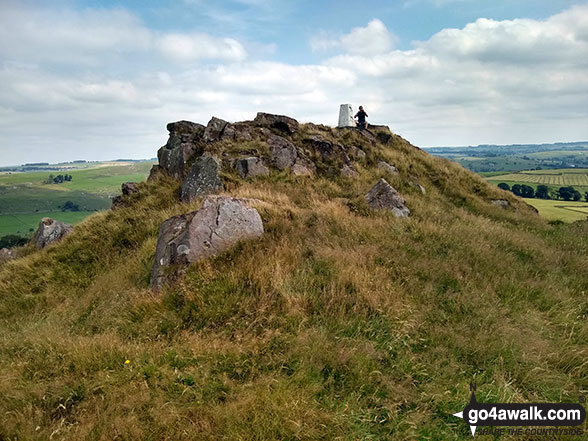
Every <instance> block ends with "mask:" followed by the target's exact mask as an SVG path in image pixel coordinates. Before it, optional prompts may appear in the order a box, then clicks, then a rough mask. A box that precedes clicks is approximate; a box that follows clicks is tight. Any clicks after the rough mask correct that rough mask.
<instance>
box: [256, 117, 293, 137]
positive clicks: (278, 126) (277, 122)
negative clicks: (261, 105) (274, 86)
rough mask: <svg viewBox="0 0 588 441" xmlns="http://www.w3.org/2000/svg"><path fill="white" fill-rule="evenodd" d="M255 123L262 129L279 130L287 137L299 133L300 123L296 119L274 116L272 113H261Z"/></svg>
mask: <svg viewBox="0 0 588 441" xmlns="http://www.w3.org/2000/svg"><path fill="white" fill-rule="evenodd" d="M253 122H254V123H255V124H256V125H257V126H260V127H267V128H269V129H274V130H278V131H280V132H283V133H285V134H287V135H292V134H294V133H296V132H297V131H298V126H299V124H298V121H296V120H295V119H294V118H290V117H289V116H284V115H272V114H271V113H263V112H259V113H258V114H257V116H256V117H255V119H254V120H253Z"/></svg>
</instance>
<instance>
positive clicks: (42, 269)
mask: <svg viewBox="0 0 588 441" xmlns="http://www.w3.org/2000/svg"><path fill="white" fill-rule="evenodd" d="M302 131H306V132H308V133H311V132H312V131H315V132H320V134H321V136H323V137H327V138H328V139H331V140H333V141H335V142H345V144H346V145H356V146H358V147H361V148H362V149H364V151H365V152H366V153H367V155H368V156H367V158H366V160H365V161H364V162H363V163H361V162H360V163H356V167H357V169H358V170H359V171H360V177H359V178H356V179H348V178H343V177H333V178H326V177H317V178H309V177H295V176H292V175H289V174H287V173H278V172H272V174H271V175H270V176H267V177H260V178H257V179H255V180H252V181H249V182H247V181H243V180H240V179H238V178H237V177H236V176H234V175H230V177H231V180H230V181H229V182H230V184H229V185H228V186H227V192H228V194H231V195H233V196H237V197H246V198H253V199H256V200H258V202H254V204H256V206H257V208H258V210H259V212H260V214H261V216H262V218H263V221H264V225H265V229H266V234H265V235H264V236H263V237H262V238H260V239H259V240H255V241H248V242H243V243H241V244H239V245H238V246H237V247H235V248H234V249H232V250H230V251H228V252H226V253H223V254H221V255H219V256H217V257H215V258H212V259H209V260H206V261H201V262H199V263H197V264H195V265H192V266H191V267H190V268H189V269H188V271H187V272H186V274H185V275H184V276H183V277H182V278H181V279H179V280H178V281H177V282H176V283H175V284H172V285H169V286H167V287H166V288H165V289H164V290H163V292H162V293H161V294H159V295H156V294H154V293H153V292H151V291H150V290H149V288H148V286H149V277H150V271H151V264H152V260H153V255H154V249H155V242H156V237H157V232H158V228H159V225H160V224H161V222H162V221H163V220H165V219H167V218H169V217H170V216H173V215H176V214H180V213H184V212H187V211H190V210H194V209H196V208H198V206H199V203H200V202H199V201H196V202H194V203H193V204H180V203H178V202H177V197H176V196H177V192H178V184H177V183H176V182H174V181H171V180H167V179H165V178H161V179H160V180H159V181H157V182H151V183H147V184H142V192H141V194H139V195H138V196H133V200H132V203H131V204H130V206H128V207H126V208H122V209H120V210H116V211H112V212H107V213H101V214H98V215H96V216H93V217H91V218H89V219H87V220H86V221H84V222H83V223H82V224H81V225H79V226H77V227H76V228H75V230H74V232H73V233H72V234H71V235H70V236H68V237H67V238H66V239H65V240H64V241H63V242H62V243H60V244H58V245H55V246H51V247H49V248H48V249H46V250H44V251H41V252H30V254H28V255H26V256H24V257H23V258H21V259H18V260H16V261H12V262H9V263H7V264H5V265H3V266H2V267H0V329H1V331H2V332H1V333H0V414H1V415H2V424H0V438H5V439H39V440H41V439H49V438H52V439H89V440H105V439H109V440H111V439H129V440H130V439H157V440H165V439H168V440H184V439H185V440H192V439H198V440H207V439H209V440H218V439H227V440H260V439H276V440H278V439H279V440H285V439H289V440H304V439H306V440H315V439H341V440H356V439H365V440H370V439H371V440H380V439H398V440H404V439H451V440H453V439H469V437H470V436H471V435H470V434H469V430H468V428H467V427H466V426H465V425H464V424H463V423H462V422H461V421H460V420H457V419H455V418H454V417H452V416H451V415H450V414H451V413H454V412H456V411H458V410H461V409H462V408H463V407H464V405H465V404H466V403H467V401H468V399H469V391H468V385H469V382H470V381H474V382H476V383H478V399H479V400H484V401H522V402H525V401H569V402H573V401H575V400H576V399H577V396H578V394H581V393H586V390H585V387H586V378H587V374H588V364H587V363H586V362H585V360H586V356H587V355H588V345H587V343H586V342H587V341H588V325H587V324H586V323H587V322H586V317H587V311H588V300H587V297H586V292H587V290H588V282H587V281H588V265H586V255H587V251H588V239H587V237H588V235H587V233H588V225H587V223H586V222H584V223H575V224H570V225H550V224H548V223H546V222H545V221H544V220H542V219H540V218H539V217H538V216H536V215H535V214H534V213H533V212H532V210H531V209H529V208H528V206H526V204H524V203H523V202H522V201H520V200H519V199H517V198H515V197H513V196H512V195H510V194H508V193H505V192H502V191H501V190H499V189H497V188H494V187H492V186H491V185H489V184H487V183H485V182H484V181H483V180H482V179H480V178H478V177H476V176H475V175H473V174H472V173H469V172H466V171H465V170H463V169H462V168H460V167H459V166H456V165H455V164H452V163H450V162H448V161H444V160H441V159H437V158H433V157H431V156H429V155H427V154H425V153H424V152H422V151H420V150H418V149H416V148H414V147H412V146H411V145H410V144H408V143H407V142H406V141H404V140H402V139H401V138H399V137H394V138H393V141H392V144H391V145H387V146H384V145H381V144H377V145H372V144H371V143H369V142H368V141H367V140H366V139H365V138H363V137H361V135H358V134H357V133H355V132H353V131H346V132H342V133H341V132H337V131H334V130H331V129H328V128H324V127H323V128H317V127H312V126H306V127H305V126H303V128H302ZM308 133H307V134H308ZM233 148H234V149H235V151H238V147H237V146H234V147H233ZM377 160H386V161H388V162H390V163H393V164H394V165H395V166H396V167H397V168H398V169H399V171H400V174H399V175H398V176H385V175H383V174H382V172H381V171H380V170H379V169H377V168H376V167H374V165H375V163H376V162H377ZM382 176H385V178H386V179H387V180H388V181H389V182H390V183H391V184H392V185H393V186H395V187H396V188H397V189H398V190H399V191H400V192H401V193H402V194H403V195H404V196H405V197H406V199H407V204H408V206H409V207H410V209H411V211H412V216H411V217H410V218H408V219H403V220H399V219H396V218H394V217H393V216H391V215H389V214H386V213H381V212H373V211H371V210H369V209H368V208H367V207H366V206H365V204H363V205H362V197H363V195H364V194H365V193H366V192H367V191H368V190H369V189H370V188H371V186H373V184H374V183H375V182H376V181H377V180H378V179H379V178H380V177H382ZM413 177H416V178H418V180H419V182H420V184H421V185H423V186H424V187H425V188H426V189H427V193H426V195H422V194H421V193H420V192H419V191H418V189H416V188H414V186H412V185H411V179H412V178H413ZM491 199H507V200H509V202H510V203H511V206H512V208H511V209H508V210H503V209H500V208H498V207H495V206H493V205H491V204H489V200H491ZM127 360H128V361H129V362H128V363H126V361H127ZM504 438H505V439H508V437H504ZM570 439H571V438H570Z"/></svg>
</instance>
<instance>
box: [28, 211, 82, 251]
mask: <svg viewBox="0 0 588 441" xmlns="http://www.w3.org/2000/svg"><path fill="white" fill-rule="evenodd" d="M72 229H73V227H72V226H71V225H68V224H65V223H63V222H60V221H56V220H54V219H51V218H50V217H44V218H43V219H42V220H41V222H40V223H39V228H38V229H37V231H36V232H35V235H34V236H33V239H32V243H33V244H34V245H35V247H37V249H38V250H40V249H43V248H45V247H46V246H47V245H49V244H50V243H53V242H57V241H58V240H61V239H62V238H63V237H65V236H66V235H67V234H69V233H70V232H71V231H72Z"/></svg>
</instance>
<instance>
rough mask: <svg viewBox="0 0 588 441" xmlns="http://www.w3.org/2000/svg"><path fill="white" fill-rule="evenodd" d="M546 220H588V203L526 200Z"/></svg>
mask: <svg viewBox="0 0 588 441" xmlns="http://www.w3.org/2000/svg"><path fill="white" fill-rule="evenodd" d="M525 202H527V203H528V204H529V205H532V206H533V207H535V208H536V209H537V210H539V214H540V215H541V216H543V217H544V218H545V219H549V220H561V221H564V222H574V221H578V220H585V219H586V218H588V202H572V201H554V200H546V199H525Z"/></svg>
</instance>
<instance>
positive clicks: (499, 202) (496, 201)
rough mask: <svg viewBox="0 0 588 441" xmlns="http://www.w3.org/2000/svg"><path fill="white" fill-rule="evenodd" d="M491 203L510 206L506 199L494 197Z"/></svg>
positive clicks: (504, 206) (501, 206)
mask: <svg viewBox="0 0 588 441" xmlns="http://www.w3.org/2000/svg"><path fill="white" fill-rule="evenodd" d="M491 203H492V205H496V206H497V207H500V208H504V209H507V208H508V207H509V206H510V203H509V202H508V201H507V200H506V199H494V200H493V201H491Z"/></svg>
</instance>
